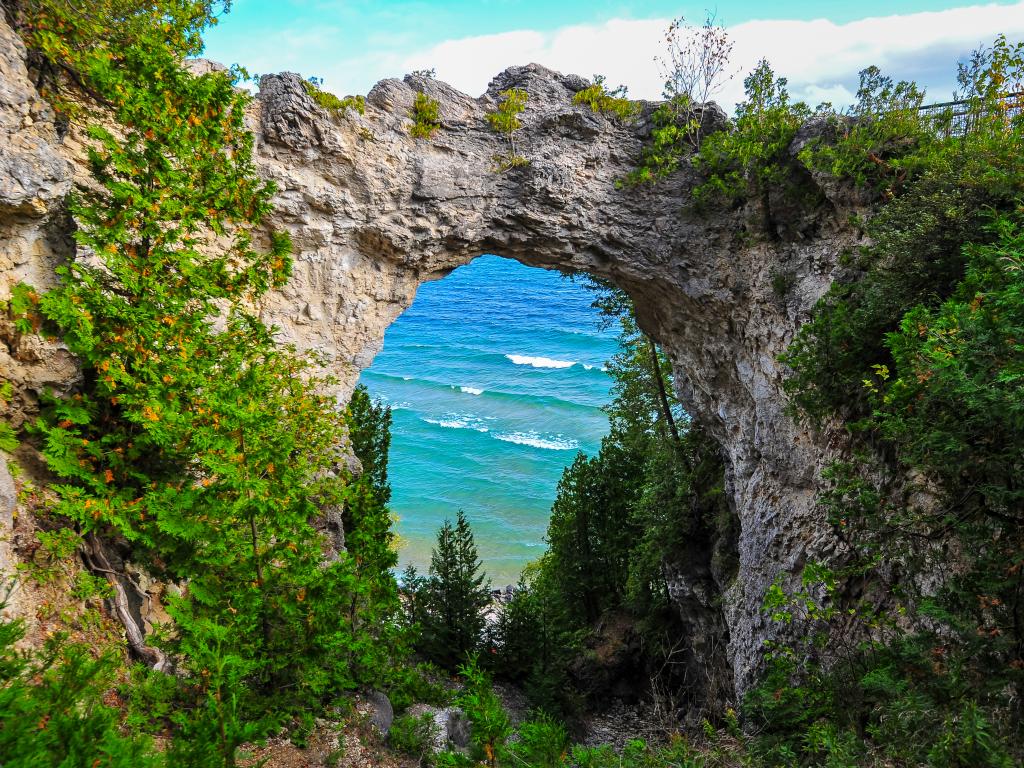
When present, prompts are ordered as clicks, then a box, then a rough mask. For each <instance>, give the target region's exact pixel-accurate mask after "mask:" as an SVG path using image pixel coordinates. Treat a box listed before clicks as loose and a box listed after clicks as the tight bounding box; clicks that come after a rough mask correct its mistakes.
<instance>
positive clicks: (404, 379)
mask: <svg viewBox="0 0 1024 768" xmlns="http://www.w3.org/2000/svg"><path fill="white" fill-rule="evenodd" d="M402 381H412V376H403V377H402Z"/></svg>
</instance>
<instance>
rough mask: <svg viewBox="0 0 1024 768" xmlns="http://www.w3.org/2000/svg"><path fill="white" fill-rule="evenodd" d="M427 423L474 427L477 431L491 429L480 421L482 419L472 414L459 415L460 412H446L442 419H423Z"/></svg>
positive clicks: (454, 426) (465, 427)
mask: <svg viewBox="0 0 1024 768" xmlns="http://www.w3.org/2000/svg"><path fill="white" fill-rule="evenodd" d="M423 420H424V421H425V422H427V424H436V425H437V426H439V427H444V428H445V429H473V430H476V431H477V432H489V431H490V430H489V429H488V428H487V427H485V426H484V425H483V424H481V423H480V420H479V419H477V418H474V417H472V416H459V415H458V414H450V415H449V414H446V415H445V416H442V417H441V418H440V419H427V418H424V419H423Z"/></svg>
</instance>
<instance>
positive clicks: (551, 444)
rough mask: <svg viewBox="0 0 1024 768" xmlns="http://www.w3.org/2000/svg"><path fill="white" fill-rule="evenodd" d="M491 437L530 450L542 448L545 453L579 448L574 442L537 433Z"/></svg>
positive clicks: (497, 434) (506, 433)
mask: <svg viewBox="0 0 1024 768" xmlns="http://www.w3.org/2000/svg"><path fill="white" fill-rule="evenodd" d="M492 437H494V438H495V439H496V440H502V441H504V442H506V443H515V444H516V445H528V446H530V447H531V448H543V449H544V450H546V451H574V450H576V449H577V448H579V447H580V444H579V443H578V442H577V441H575V440H571V439H569V438H565V437H561V436H557V437H556V436H553V435H541V434H539V433H537V432H498V433H496V434H494V435H492Z"/></svg>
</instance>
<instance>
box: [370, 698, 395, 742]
mask: <svg viewBox="0 0 1024 768" xmlns="http://www.w3.org/2000/svg"><path fill="white" fill-rule="evenodd" d="M366 702H367V703H368V704H369V705H370V724H371V725H372V726H373V727H374V728H376V729H377V730H378V731H380V732H381V733H383V734H387V732H388V731H389V730H391V723H393V722H394V721H395V710H394V708H393V707H392V706H391V699H389V698H388V696H387V694H386V693H384V692H383V691H370V692H369V693H368V694H366Z"/></svg>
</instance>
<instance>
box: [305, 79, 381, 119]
mask: <svg viewBox="0 0 1024 768" xmlns="http://www.w3.org/2000/svg"><path fill="white" fill-rule="evenodd" d="M321 85H323V78H319V77H310V78H307V79H306V80H303V81H302V87H303V88H305V89H306V93H308V94H309V96H310V98H311V99H313V101H315V102H316V103H317V104H319V105H320V106H321V107H323V108H324V109H326V110H327V111H328V112H331V113H334V114H345V112H346V110H349V109H354V110H355V111H356V112H358V113H359V114H360V115H361V114H363V113H365V112H366V98H365V97H363V96H346V97H345V98H343V99H339V98H338V97H337V96H335V95H334V94H333V93H331V92H330V91H325V90H323V89H322V88H321V87H320V86H321Z"/></svg>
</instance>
